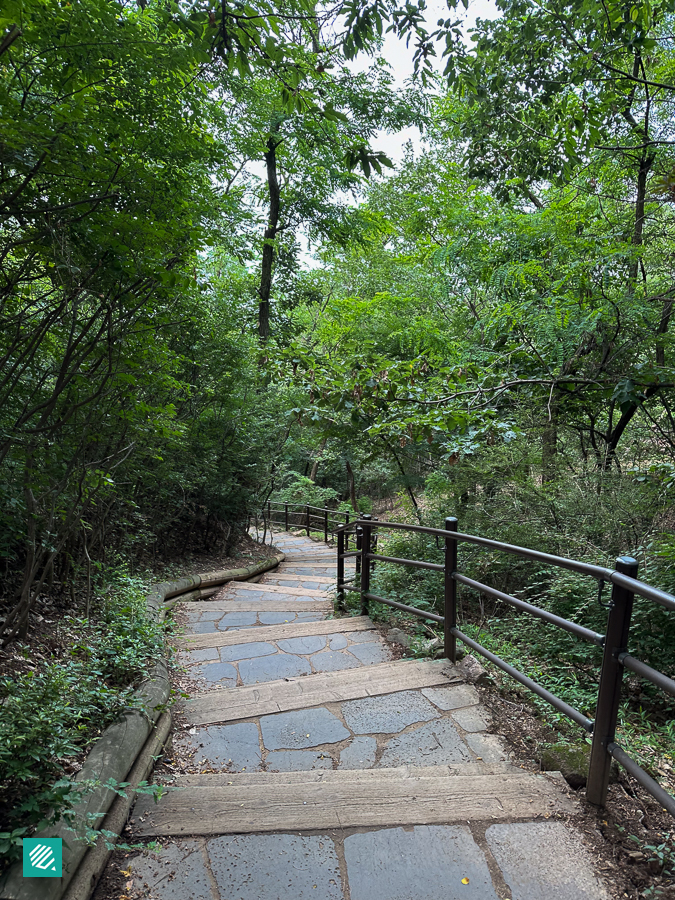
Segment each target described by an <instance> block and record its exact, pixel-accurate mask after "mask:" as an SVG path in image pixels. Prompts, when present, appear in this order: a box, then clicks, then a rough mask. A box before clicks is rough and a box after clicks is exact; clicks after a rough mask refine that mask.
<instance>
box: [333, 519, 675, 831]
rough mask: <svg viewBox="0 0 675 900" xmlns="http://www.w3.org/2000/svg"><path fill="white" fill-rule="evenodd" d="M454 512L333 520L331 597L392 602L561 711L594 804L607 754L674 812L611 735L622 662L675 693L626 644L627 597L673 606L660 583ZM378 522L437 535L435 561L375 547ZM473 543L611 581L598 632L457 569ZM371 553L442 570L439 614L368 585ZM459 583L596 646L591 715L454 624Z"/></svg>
mask: <svg viewBox="0 0 675 900" xmlns="http://www.w3.org/2000/svg"><path fill="white" fill-rule="evenodd" d="M457 524H458V523H457V519H456V518H454V517H450V518H447V519H446V520H445V528H444V529H441V528H427V527H425V526H422V525H405V524H401V523H397V522H382V523H381V522H378V521H377V520H376V519H373V518H372V517H371V516H366V515H362V516H361V517H360V518H358V519H356V520H355V521H353V522H349V523H345V524H344V525H340V526H338V528H337V529H336V531H337V591H338V602H339V603H340V604H341V605H342V606H344V602H345V592H346V591H349V592H354V593H358V594H359V595H360V600H361V614H362V615H367V614H368V604H369V602H370V601H375V602H377V603H384V604H386V605H387V606H390V607H393V608H394V609H399V610H402V611H403V612H406V613H410V614H411V615H413V616H418V617H419V618H422V619H429V620H431V621H433V622H437V623H439V624H442V625H443V631H444V649H445V656H446V657H447V658H448V659H449V660H450V661H451V662H453V663H454V662H456V659H457V641H458V640H460V641H462V643H464V644H466V646H467V647H470V648H471V649H472V650H473V651H475V652H476V653H479V654H480V655H481V656H483V657H485V659H487V660H489V661H490V662H491V663H493V664H494V665H495V666H497V667H498V668H500V669H501V670H502V671H503V672H506V674H507V675H509V676H510V677H511V678H513V679H515V680H516V681H518V682H520V684H522V685H524V686H525V687H526V688H528V689H529V690H531V691H533V692H534V693H535V694H537V695H538V696H539V697H541V698H542V699H543V700H545V701H546V702H547V703H549V704H550V705H551V706H553V707H554V708H555V709H557V710H558V711H559V712H561V713H562V714H563V715H565V716H567V717H568V718H570V719H571V720H572V721H573V722H576V724H577V725H580V726H581V727H582V728H583V729H584V730H585V731H587V732H589V733H590V734H591V735H592V746H591V757H590V764H589V771H588V780H587V785H586V796H587V799H588V800H589V801H590V802H591V803H593V804H595V805H596V806H604V805H605V801H606V799H607V789H608V785H609V774H610V768H611V764H612V759H615V760H616V761H617V762H618V763H619V764H620V765H622V766H623V767H624V768H625V769H626V770H627V771H628V772H629V773H630V774H631V775H632V776H633V777H634V778H635V779H636V780H637V781H638V782H639V783H640V784H641V785H642V786H643V787H644V788H645V789H646V790H647V791H648V792H649V793H650V794H651V795H652V796H653V797H654V798H655V799H656V800H657V801H658V802H659V803H660V804H661V806H662V807H663V808H664V809H665V810H667V811H668V812H669V813H670V814H671V815H673V816H675V797H673V796H672V795H671V794H669V793H668V792H667V791H665V790H664V789H663V788H662V787H661V786H660V785H659V784H658V783H657V782H656V781H655V780H654V779H653V778H652V777H651V776H650V775H649V774H648V773H647V772H645V771H644V769H642V768H641V767H640V766H639V765H638V764H637V763H636V762H635V760H633V759H632V758H631V757H630V756H628V755H627V754H626V753H625V751H624V750H623V749H622V748H621V747H620V746H619V745H618V744H617V743H616V741H615V732H616V724H617V717H618V712H619V702H620V698H621V681H622V677H623V670H624V669H629V670H630V671H631V672H634V673H635V674H636V675H639V676H640V677H641V678H645V679H647V680H648V681H651V682H652V684H654V685H656V686H657V687H658V688H660V689H661V690H663V691H665V692H666V693H668V694H670V695H671V696H675V680H673V679H672V678H669V677H668V676H667V675H664V674H663V673H662V672H659V671H657V670H656V669H653V668H652V667H651V666H648V665H646V664H645V663H643V662H641V661H640V660H638V659H635V658H634V657H633V656H631V655H630V653H629V652H628V638H629V632H630V623H631V615H632V610H633V598H634V596H635V595H636V594H637V595H638V596H640V597H644V598H646V599H647V600H651V601H653V602H654V603H657V604H659V605H660V606H663V607H665V608H666V609H669V610H671V611H675V597H673V596H672V595H671V594H668V593H666V592H665V591H661V590H659V589H658V588H655V587H652V586H651V585H648V584H645V583H644V582H642V581H639V580H638V579H637V577H636V576H637V572H638V564H637V562H636V560H634V559H632V558H631V557H629V556H620V557H619V558H618V559H617V561H616V567H615V568H614V569H606V568H603V567H602V566H594V565H590V564H588V563H584V562H580V561H578V560H574V559H566V558H565V557H561V556H552V555H551V554H549V553H542V552H541V551H539V550H532V549H530V548H528V547H517V546H515V545H513V544H505V543H502V542H501V541H493V540H490V539H488V538H483V537H478V536H477V535H473V534H463V533H462V532H460V531H458V530H457ZM381 529H387V530H393V531H405V532H412V533H416V534H427V535H432V536H434V537H436V539H437V540H438V538H443V541H444V562H443V564H442V565H441V564H439V563H432V562H427V561H425V560H418V559H401V558H399V557H395V556H385V555H381V554H378V553H377V546H376V543H375V540H374V538H375V539H376V536H377V533H378V531H379V530H381ZM352 531H353V532H354V533H355V534H356V551H351V552H350V551H349V548H348V534H349V533H350V532H352ZM459 543H469V544H477V545H478V546H481V547H486V548H489V549H491V550H498V551H501V552H503V553H510V554H514V555H516V556H520V557H523V558H525V559H531V560H535V561H537V562H541V563H545V564H547V565H551V566H555V567H558V568H562V569H569V570H570V571H572V572H577V573H579V574H580V575H586V576H588V577H590V578H593V579H595V580H596V581H597V582H598V583H599V585H600V590H602V587H603V585H604V584H605V583H607V584H611V585H612V595H611V601H610V604H609V615H608V619H607V628H606V631H605V634H599V633H597V632H595V631H592V630H591V629H589V628H585V627H584V626H583V625H579V624H578V623H576V622H571V621H569V620H568V619H563V618H561V617H560V616H556V615H554V614H553V613H551V612H548V610H545V609H542V608H540V607H538V606H534V605H533V604H531V603H526V602H525V601H524V600H520V599H518V598H517V597H512V596H511V595H510V594H506V593H504V592H503V591H499V590H497V589H495V588H493V587H491V586H490V585H487V584H483V583H482V582H479V581H475V580H474V579H473V578H469V577H467V576H466V575H462V574H461V573H460V572H459V571H458V568H457V563H458V553H457V549H458V544H459ZM352 557H356V573H357V574H356V579H354V580H345V577H344V576H345V566H344V561H345V559H348V558H352ZM377 561H380V562H388V563H394V564H398V565H404V566H413V567H415V568H421V569H429V570H431V571H435V572H442V573H443V575H444V615H442V616H440V615H437V614H436V613H431V612H428V611H427V610H422V609H417V608H416V607H414V606H407V605H406V604H404V603H399V602H398V601H396V600H389V599H387V598H385V597H379V596H377V595H376V594H373V593H371V590H370V576H371V572H372V571H373V567H374V566H375V563H376V562H377ZM458 584H462V585H465V586H466V587H468V588H471V589H472V590H475V591H479V592H480V593H482V594H487V595H488V596H490V597H494V598H495V599H497V600H500V601H502V602H504V603H507V604H509V605H510V606H513V607H515V608H516V609H518V610H520V611H521V612H525V613H528V614H529V615H531V616H535V617H536V618H538V619H541V620H543V621H544V622H547V623H548V624H550V625H555V626H557V627H558V628H562V629H564V630H565V631H569V632H571V633H572V634H575V635H576V636H577V637H579V638H581V639H583V640H585V641H589V642H590V643H592V644H595V645H596V646H598V647H602V648H603V660H602V667H601V671H600V684H599V689H598V699H597V705H596V713H595V719H594V720H591V719H589V718H588V717H587V716H585V715H584V714H583V713H582V712H580V711H579V710H577V709H574V707H572V706H570V705H569V704H568V703H566V702H565V701H564V700H562V699H560V697H556V696H555V694H552V693H551V692H550V691H548V690H547V689H546V688H545V687H543V686H542V685H540V684H538V683H537V682H536V681H534V680H533V679H531V678H529V677H528V676H527V675H525V674H524V673H523V672H520V671H519V670H518V669H516V668H514V667H513V666H511V665H509V663H507V662H506V661H505V660H503V659H501V657H499V656H497V655H496V654H494V653H492V652H491V651H490V650H488V649H487V648H486V647H483V646H481V644H479V643H478V642H477V641H474V640H473V638H470V637H469V636H468V635H466V634H464V633H463V632H462V631H460V630H459V628H458V627H457V585H458Z"/></svg>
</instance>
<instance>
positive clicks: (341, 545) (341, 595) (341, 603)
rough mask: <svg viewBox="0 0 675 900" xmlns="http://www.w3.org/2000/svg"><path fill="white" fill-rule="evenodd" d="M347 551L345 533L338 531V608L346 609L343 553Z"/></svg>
mask: <svg viewBox="0 0 675 900" xmlns="http://www.w3.org/2000/svg"><path fill="white" fill-rule="evenodd" d="M344 552H345V533H344V531H338V536H337V602H338V609H340V610H343V611H344V609H345V590H344V588H343V587H342V586H341V585H343V584H344V583H345V561H344V559H343V558H342V554H343V553H344Z"/></svg>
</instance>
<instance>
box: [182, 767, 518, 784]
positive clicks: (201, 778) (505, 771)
mask: <svg viewBox="0 0 675 900" xmlns="http://www.w3.org/2000/svg"><path fill="white" fill-rule="evenodd" d="M404 769H408V770H409V772H410V773H411V775H412V776H414V775H415V774H416V773H417V774H419V773H422V772H425V771H437V772H439V773H441V774H443V773H445V775H448V776H455V775H513V774H514V773H517V774H520V775H522V774H523V772H522V770H521V769H520V768H518V767H517V766H514V765H513V764H512V763H509V762H493V763H486V762H475V763H456V764H453V765H445V766H410V765H408V766H396V767H394V768H391V769H384V768H383V769H377V770H375V771H377V772H380V773H381V781H382V783H384V782H386V781H387V780H388V779H393V780H397V779H399V778H400V777H401V772H402V771H403V770H404ZM371 771H373V770H372V769H367V770H366V769H312V770H311V771H308V772H302V771H298V772H236V773H233V772H215V773H214V772H205V773H203V774H201V773H199V774H194V775H181V776H180V777H179V779H178V782H177V785H176V787H179V788H183V787H228V786H229V785H232V784H235V783H236V784H238V785H244V784H246V785H248V784H252V785H255V784H258V783H259V781H260V778H261V776H262V777H264V779H265V783H266V784H277V785H279V784H305V783H316V784H320V783H321V781H322V780H323V779H324V778H325V777H326V774H327V773H330V777H331V780H332V781H336V782H338V783H340V782H342V781H344V782H351V781H353V780H357V781H358V780H359V779H360V778H361V775H362V774H363V773H364V772H371ZM233 775H234V777H235V778H236V782H235V781H234V779H233Z"/></svg>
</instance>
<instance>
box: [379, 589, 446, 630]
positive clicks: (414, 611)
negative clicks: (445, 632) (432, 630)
mask: <svg viewBox="0 0 675 900" xmlns="http://www.w3.org/2000/svg"><path fill="white" fill-rule="evenodd" d="M363 596H364V597H365V598H366V600H374V601H375V602H376V603H384V604H385V606H393V607H394V609H400V610H402V611H403V612H407V613H410V614H411V615H413V616H417V618H418V619H430V620H431V621H432V622H438V623H439V624H441V625H442V624H443V622H444V621H445V620H444V618H443V616H439V615H437V614H436V613H432V612H427V611H426V610H424V609H418V608H417V607H416V606H407V605H406V604H405V603H399V602H398V600H386V599H385V598H384V597H378V596H377V595H376V594H371V593H370V592H368V593H367V594H364V595H363Z"/></svg>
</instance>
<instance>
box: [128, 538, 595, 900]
mask: <svg viewBox="0 0 675 900" xmlns="http://www.w3.org/2000/svg"><path fill="white" fill-rule="evenodd" d="M275 544H276V545H277V546H278V547H280V548H281V549H282V550H283V551H284V552H285V553H286V559H285V561H284V562H283V563H282V564H281V565H280V566H279V567H278V569H276V570H275V571H274V572H270V573H268V574H266V575H264V576H263V577H262V578H261V579H260V582H259V585H255V584H246V585H245V586H243V585H237V584H236V583H235V584H230V585H228V586H226V587H225V588H223V589H222V590H220V591H219V592H218V593H217V594H216V595H215V596H214V597H213V598H211V600H209V601H205V602H198V603H193V604H186V605H185V607H184V610H185V621H186V622H187V626H186V634H185V636H184V637H183V638H181V639H180V641H179V644H180V646H179V647H178V659H179V661H180V663H181V664H182V665H183V666H184V667H185V670H186V673H187V674H188V675H189V677H190V679H191V680H192V681H193V682H194V683H196V684H199V685H201V686H202V687H201V689H200V691H199V692H197V693H195V694H194V695H193V696H192V697H191V699H189V700H187V701H186V702H185V706H184V710H185V716H186V718H187V720H188V722H189V723H190V725H191V727H187V728H185V729H183V730H182V732H181V733H178V734H175V735H174V745H175V746H177V747H180V748H182V749H183V750H184V751H189V752H191V753H194V756H193V759H194V762H195V766H196V767H198V768H199V770H200V771H201V772H203V773H204V774H194V775H188V776H183V777H182V778H179V779H178V781H177V787H178V789H177V790H174V791H170V792H168V793H167V794H166V795H165V796H164V797H163V798H162V799H161V800H160V801H159V803H158V804H155V803H154V802H153V801H152V799H151V798H149V797H141V798H140V799H139V800H138V802H137V804H136V808H135V810H134V814H133V819H132V822H133V835H132V836H133V838H134V839H136V840H141V839H144V838H148V839H150V838H152V839H160V840H161V850H156V851H155V852H150V851H148V852H146V853H138V854H136V855H134V856H132V858H131V859H130V862H129V866H128V870H129V871H130V872H131V880H132V881H133V889H132V890H131V891H130V895H131V896H134V897H147V898H157V900H174V898H176V900H177V898H188V897H189V898H196V900H297V898H313V900H457V898H463V900H506V898H508V900H550V898H552V897H555V898H556V900H608V894H607V892H606V891H605V889H604V887H603V886H602V885H601V883H600V882H599V880H598V879H597V877H596V875H595V874H594V871H593V867H592V863H591V860H590V857H589V855H588V853H587V851H586V849H585V847H584V845H583V842H582V841H581V838H580V837H579V835H578V834H577V833H576V832H575V831H574V830H573V829H572V828H571V827H570V826H569V825H568V824H567V823H566V818H567V817H568V816H569V814H570V813H573V812H574V811H575V809H576V806H575V802H574V800H573V798H572V797H571V796H570V792H569V791H568V790H567V786H566V785H565V783H564V782H563V781H562V779H561V778H559V777H554V776H553V777H551V776H544V775H536V774H534V773H530V772H526V771H524V770H523V769H521V768H520V767H518V766H517V765H514V763H513V761H512V760H511V759H510V758H509V755H508V753H507V751H506V748H505V747H504V745H503V743H502V742H501V740H500V739H499V737H498V736H497V735H494V734H491V733H490V730H489V729H490V721H489V718H488V715H487V713H486V711H485V710H484V709H483V708H482V707H481V706H480V703H479V697H478V694H477V692H476V690H475V688H473V687H472V686H471V685H470V684H467V683H465V682H464V680H463V678H462V677H461V671H460V669H459V668H458V667H453V666H452V665H450V664H449V663H448V662H447V661H445V662H441V661H439V662H430V661H415V660H399V661H398V662H393V659H394V654H393V653H392V650H391V648H390V646H389V645H388V644H387V643H386V641H384V640H383V638H382V637H381V635H380V633H379V631H378V630H377V628H376V627H375V625H374V624H373V623H372V622H370V620H368V619H367V618H356V619H350V620H345V619H339V618H336V619H335V620H331V619H329V616H330V615H331V610H332V607H331V605H330V604H329V603H328V602H327V601H329V600H330V599H331V597H332V594H331V589H332V588H334V586H335V573H336V569H335V559H334V557H333V555H332V552H326V550H325V547H324V546H323V545H320V544H317V543H316V542H314V541H312V540H310V539H309V538H306V537H302V536H299V535H297V534H296V535H285V534H282V535H279V536H278V538H277V539H276V540H275ZM348 572H353V561H348ZM348 577H349V576H348ZM294 591H295V592H294ZM303 604H307V609H303ZM333 626H334V627H333ZM237 633H239V634H240V635H241V636H242V639H241V642H237ZM258 634H259V635H260V637H257V635H258ZM257 685H259V688H258V687H256V686H257ZM275 698H277V699H278V702H275ZM200 722H202V723H204V724H199V723H200ZM134 891H135V892H136V893H134Z"/></svg>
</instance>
